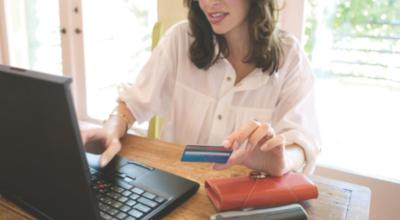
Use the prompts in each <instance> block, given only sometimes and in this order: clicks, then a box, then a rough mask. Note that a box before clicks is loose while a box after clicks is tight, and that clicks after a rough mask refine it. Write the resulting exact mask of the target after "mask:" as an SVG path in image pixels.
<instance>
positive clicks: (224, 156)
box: [181, 145, 232, 163]
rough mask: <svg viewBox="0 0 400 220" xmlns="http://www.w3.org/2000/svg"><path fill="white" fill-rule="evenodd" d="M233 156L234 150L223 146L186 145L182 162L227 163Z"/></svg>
mask: <svg viewBox="0 0 400 220" xmlns="http://www.w3.org/2000/svg"><path fill="white" fill-rule="evenodd" d="M231 154H232V150H230V149H226V148H224V147H223V146H211V145H186V146H185V150H184V151H183V154H182V158H181V161H186V162H208V163H226V161H228V159H229V157H230V156H231Z"/></svg>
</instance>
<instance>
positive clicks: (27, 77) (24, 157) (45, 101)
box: [0, 65, 99, 219]
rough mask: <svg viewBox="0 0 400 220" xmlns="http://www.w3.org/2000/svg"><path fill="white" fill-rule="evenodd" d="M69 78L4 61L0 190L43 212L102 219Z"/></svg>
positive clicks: (52, 215) (0, 84)
mask: <svg viewBox="0 0 400 220" xmlns="http://www.w3.org/2000/svg"><path fill="white" fill-rule="evenodd" d="M70 82H71V79H69V78H66V77H60V76H53V75H46V74H42V73H38V72H33V71H27V70H22V69H17V68H10V67H8V66H2V65H0V103H1V111H0V192H1V193H2V194H5V195H6V196H7V197H9V198H11V199H12V200H13V201H15V202H17V203H18V204H19V205H21V206H23V207H24V208H27V209H30V210H31V211H33V213H36V214H39V215H41V216H39V217H41V218H42V217H43V218H50V219H51V218H54V219H98V218H99V215H98V213H99V212H98V210H97V206H95V205H94V204H95V198H94V196H93V195H92V193H91V189H90V182H89V180H90V178H89V171H88V166H87V163H86V159H85V154H84V152H83V150H82V149H83V147H82V141H81V137H80V133H79V127H78V124H77V118H76V116H75V111H74V107H73V102H72V97H71V93H70V88H69V84H70ZM67 210H68V211H67Z"/></svg>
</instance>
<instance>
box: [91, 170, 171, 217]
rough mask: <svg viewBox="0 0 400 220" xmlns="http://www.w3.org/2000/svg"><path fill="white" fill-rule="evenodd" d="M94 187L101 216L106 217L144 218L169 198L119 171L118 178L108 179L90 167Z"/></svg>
mask: <svg viewBox="0 0 400 220" xmlns="http://www.w3.org/2000/svg"><path fill="white" fill-rule="evenodd" d="M90 173H91V174H92V179H91V180H92V187H93V189H94V190H95V192H96V197H97V201H98V202H99V208H100V216H101V217H102V218H104V219H124V220H125V219H126V220H131V219H142V218H145V217H146V215H147V214H149V213H150V212H152V211H153V210H154V209H156V208H157V207H159V206H160V205H161V204H163V203H164V202H166V201H167V200H166V199H165V198H163V197H161V196H159V195H156V194H154V193H152V192H149V191H146V190H144V189H141V188H139V187H136V186H133V185H132V184H130V182H131V181H133V179H131V178H129V177H127V176H126V175H124V174H121V173H117V174H116V175H118V178H112V181H110V180H107V179H108V178H105V177H104V175H103V174H102V173H101V172H99V171H97V170H95V169H92V168H90Z"/></svg>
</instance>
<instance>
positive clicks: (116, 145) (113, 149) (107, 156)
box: [100, 138, 121, 167]
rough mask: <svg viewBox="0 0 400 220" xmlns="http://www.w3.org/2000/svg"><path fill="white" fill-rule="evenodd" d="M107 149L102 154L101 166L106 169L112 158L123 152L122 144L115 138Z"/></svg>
mask: <svg viewBox="0 0 400 220" xmlns="http://www.w3.org/2000/svg"><path fill="white" fill-rule="evenodd" d="M107 146H108V147H107V149H106V150H105V151H104V152H103V153H102V154H101V159H100V166H101V167H105V166H106V165H107V164H108V163H109V162H110V161H111V160H112V158H113V157H114V156H115V155H117V153H118V152H119V151H120V150H121V142H120V141H119V140H118V139H117V138H113V139H112V140H111V143H110V144H109V145H107Z"/></svg>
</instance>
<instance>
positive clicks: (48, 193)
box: [0, 65, 199, 220]
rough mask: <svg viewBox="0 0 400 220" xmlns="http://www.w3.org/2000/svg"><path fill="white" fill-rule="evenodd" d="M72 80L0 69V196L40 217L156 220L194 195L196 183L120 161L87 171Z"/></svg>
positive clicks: (138, 164) (26, 71)
mask: <svg viewBox="0 0 400 220" xmlns="http://www.w3.org/2000/svg"><path fill="white" fill-rule="evenodd" d="M70 83H71V79H70V78H68V77H63V76H55V75H49V74H44V73H40V72H35V71H30V70H24V69H19V68H13V67H9V66H4V65H0V109H1V110H0V194H2V195H3V196H5V197H7V198H8V199H10V200H12V201H14V202H15V203H16V204H17V205H19V206H20V207H22V208H24V209H26V210H27V211H28V212H30V213H31V214H32V215H34V216H35V217H37V218H39V219H88V220H90V219H159V218H161V217H162V216H164V215H165V214H167V213H168V212H170V211H171V210H173V209H174V208H176V207H177V206H178V205H180V204H181V203H183V202H184V201H185V200H187V199H188V198H189V197H190V196H192V195H193V194H195V193H196V191H197V190H198V188H199V184H198V183H196V182H193V181H191V180H188V179H186V178H184V177H180V176H177V175H174V174H172V173H168V172H165V171H162V170H160V169H156V168H153V167H150V166H148V165H146V164H141V163H138V162H135V161H132V160H127V159H126V158H122V157H119V156H117V157H115V158H114V159H113V160H112V161H111V162H110V164H109V165H108V166H107V167H106V168H104V169H98V167H96V166H93V167H91V166H89V163H88V159H87V158H89V160H90V159H91V158H96V155H90V154H87V153H86V152H85V150H84V146H83V143H82V140H81V136H80V130H79V127H78V122H77V117H76V115H75V110H74V105H73V99H72V96H71V91H70ZM89 162H90V161H89Z"/></svg>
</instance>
